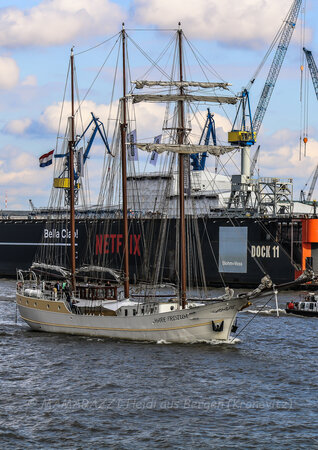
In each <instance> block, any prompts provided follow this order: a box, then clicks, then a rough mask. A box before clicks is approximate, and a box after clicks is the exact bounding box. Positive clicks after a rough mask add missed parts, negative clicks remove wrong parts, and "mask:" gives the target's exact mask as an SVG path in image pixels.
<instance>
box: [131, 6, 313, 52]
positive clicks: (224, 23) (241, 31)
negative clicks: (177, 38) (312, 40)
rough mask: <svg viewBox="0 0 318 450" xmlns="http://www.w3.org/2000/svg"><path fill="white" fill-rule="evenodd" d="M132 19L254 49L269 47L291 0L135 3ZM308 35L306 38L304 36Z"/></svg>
mask: <svg viewBox="0 0 318 450" xmlns="http://www.w3.org/2000/svg"><path fill="white" fill-rule="evenodd" d="M134 3H135V8H136V10H135V11H136V12H135V14H136V19H137V20H138V21H139V22H140V23H142V24H144V25H154V24H155V25H157V26H158V27H162V28H169V27H171V28H177V24H178V22H179V21H181V25H182V28H183V29H184V30H185V33H186V34H187V35H188V36H190V37H192V38H201V39H215V40H217V41H220V42H222V43H224V44H231V45H235V46H248V47H252V48H258V47H260V46H261V45H263V44H264V43H266V44H268V43H270V42H271V41H272V40H273V38H274V34H275V33H276V31H277V30H278V28H279V26H280V25H281V23H282V21H283V20H284V18H285V16H286V14H287V12H288V10H289V8H290V6H291V0H280V1H272V0H241V1H233V0H222V1H220V0H209V1H208V2H207V1H206V0H196V2H193V0H174V1H173V2H172V1H171V0H135V1H134ZM307 35H308V34H307Z"/></svg>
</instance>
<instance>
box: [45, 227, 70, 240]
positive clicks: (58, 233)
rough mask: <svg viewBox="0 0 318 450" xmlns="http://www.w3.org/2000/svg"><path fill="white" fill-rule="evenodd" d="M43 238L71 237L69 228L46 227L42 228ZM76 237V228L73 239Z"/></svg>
mask: <svg viewBox="0 0 318 450" xmlns="http://www.w3.org/2000/svg"><path fill="white" fill-rule="evenodd" d="M43 234H44V238H45V239H60V238H62V239H71V230H68V229H66V228H63V230H56V229H55V228H53V229H52V230H49V229H48V228H45V229H44V232H43ZM77 238H78V230H75V239H77Z"/></svg>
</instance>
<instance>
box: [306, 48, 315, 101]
mask: <svg viewBox="0 0 318 450" xmlns="http://www.w3.org/2000/svg"><path fill="white" fill-rule="evenodd" d="M303 50H304V52H305V55H306V59H307V64H308V68H309V71H310V75H311V79H312V83H313V85H314V89H315V93H316V97H317V100H318V68H317V65H316V62H315V60H314V57H313V56H312V53H311V51H310V50H307V49H305V47H304V48H303Z"/></svg>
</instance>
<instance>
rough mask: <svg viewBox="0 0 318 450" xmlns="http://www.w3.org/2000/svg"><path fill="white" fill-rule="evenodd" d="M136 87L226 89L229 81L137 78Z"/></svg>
mask: <svg viewBox="0 0 318 450" xmlns="http://www.w3.org/2000/svg"><path fill="white" fill-rule="evenodd" d="M133 83H134V84H135V86H136V89H143V88H144V87H154V86H161V87H171V86H174V87H178V88H184V87H200V88H221V89H228V86H231V84H230V83H210V82H209V81H147V80H137V81H133Z"/></svg>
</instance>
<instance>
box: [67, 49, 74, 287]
mask: <svg viewBox="0 0 318 450" xmlns="http://www.w3.org/2000/svg"><path fill="white" fill-rule="evenodd" d="M71 103H72V112H71V117H70V118H69V141H68V146H69V165H68V166H69V178H70V188H69V192H70V197H69V202H70V226H71V283H72V289H73V291H75V287H76V286H75V284H76V283H75V195H74V188H75V186H74V144H75V142H74V141H75V130H74V54H73V48H72V49H71Z"/></svg>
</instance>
